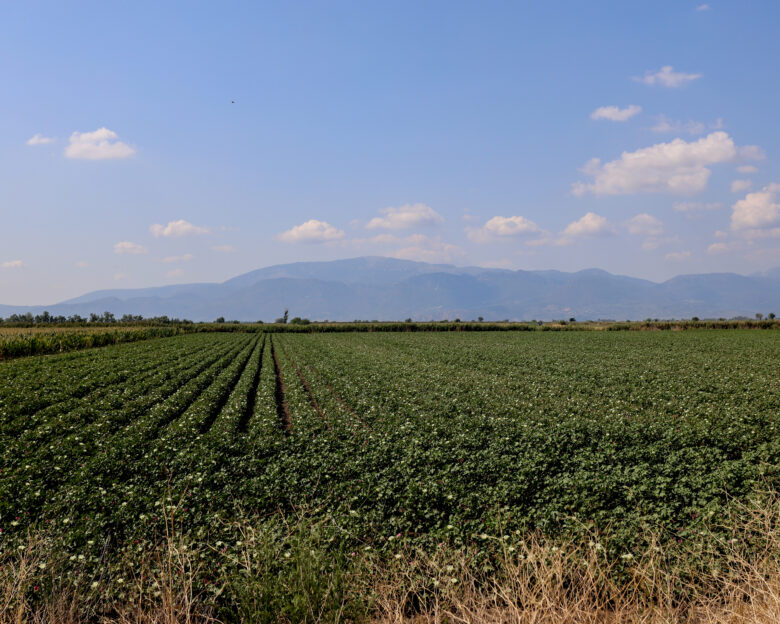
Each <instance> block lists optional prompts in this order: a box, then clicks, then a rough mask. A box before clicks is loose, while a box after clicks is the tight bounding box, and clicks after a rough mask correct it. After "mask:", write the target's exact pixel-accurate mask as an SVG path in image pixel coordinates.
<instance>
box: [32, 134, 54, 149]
mask: <svg viewBox="0 0 780 624" xmlns="http://www.w3.org/2000/svg"><path fill="white" fill-rule="evenodd" d="M55 140H56V139H54V138H53V137H45V136H43V135H42V134H36V135H35V136H32V137H30V138H29V139H27V141H26V143H27V145H33V146H34V145H48V144H49V143H54V141H55Z"/></svg>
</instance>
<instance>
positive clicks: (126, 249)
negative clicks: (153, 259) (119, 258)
mask: <svg viewBox="0 0 780 624" xmlns="http://www.w3.org/2000/svg"><path fill="white" fill-rule="evenodd" d="M148 252H149V250H148V249H146V247H143V246H141V245H138V244H137V243H131V242H130V241H121V242H119V243H116V244H115V245H114V253H115V254H120V255H122V254H130V255H134V256H137V255H140V254H145V253H148Z"/></svg>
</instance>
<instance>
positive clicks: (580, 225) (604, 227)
mask: <svg viewBox="0 0 780 624" xmlns="http://www.w3.org/2000/svg"><path fill="white" fill-rule="evenodd" d="M610 231H611V227H610V225H609V222H608V221H607V220H606V218H604V217H602V216H600V215H597V214H596V213H595V212H588V213H587V214H585V215H584V216H583V217H581V218H580V219H577V221H574V222H572V223H569V225H567V226H566V229H565V230H564V231H563V236H564V238H570V237H576V236H597V235H600V234H607V233H609V232H610Z"/></svg>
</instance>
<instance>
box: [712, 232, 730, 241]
mask: <svg viewBox="0 0 780 624" xmlns="http://www.w3.org/2000/svg"><path fill="white" fill-rule="evenodd" d="M728 237H729V233H728V232H724V231H723V230H716V231H715V238H720V239H723V238H728Z"/></svg>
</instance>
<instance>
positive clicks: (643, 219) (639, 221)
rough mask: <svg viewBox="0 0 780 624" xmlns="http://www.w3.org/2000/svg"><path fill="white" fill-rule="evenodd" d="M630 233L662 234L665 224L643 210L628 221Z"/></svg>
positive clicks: (627, 227) (642, 234) (640, 234)
mask: <svg viewBox="0 0 780 624" xmlns="http://www.w3.org/2000/svg"><path fill="white" fill-rule="evenodd" d="M626 229H627V230H628V233H629V234H636V235H639V236H660V235H661V234H663V233H664V224H663V222H661V221H660V220H659V219H656V218H655V217H654V216H652V215H649V214H647V213H646V212H643V213H641V214H638V215H636V216H635V217H634V218H633V219H631V220H629V221H628V222H627V223H626Z"/></svg>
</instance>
